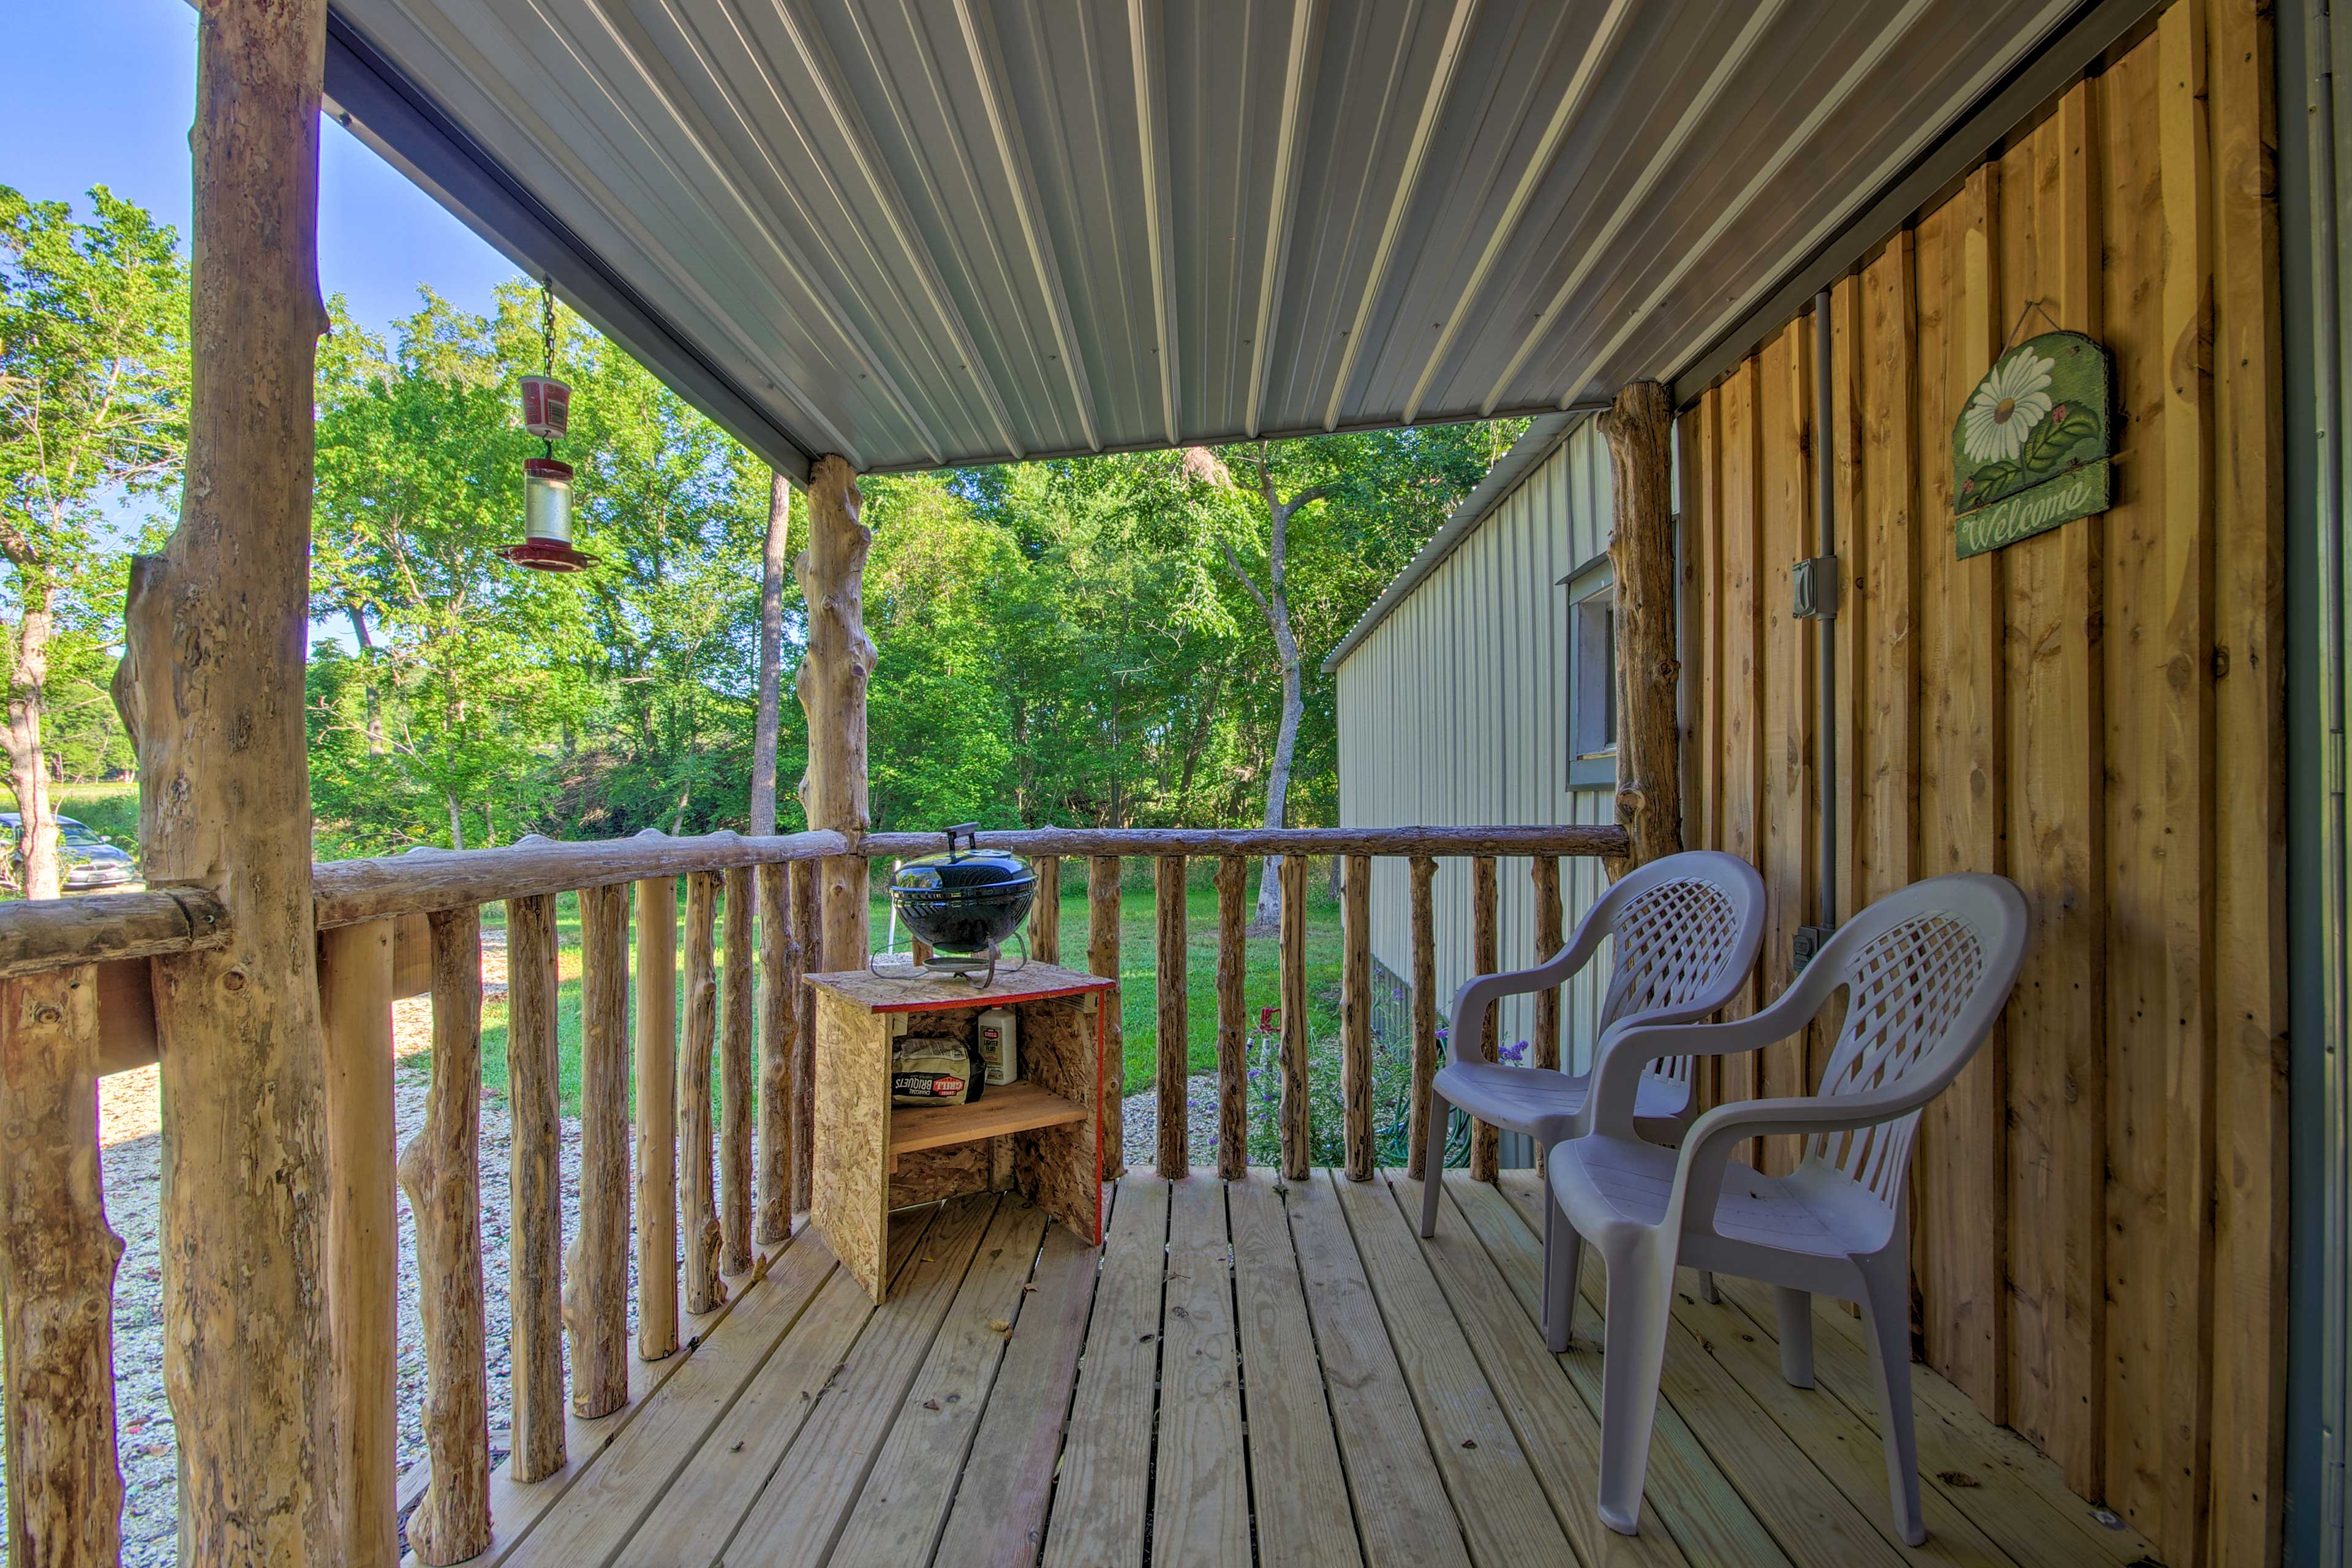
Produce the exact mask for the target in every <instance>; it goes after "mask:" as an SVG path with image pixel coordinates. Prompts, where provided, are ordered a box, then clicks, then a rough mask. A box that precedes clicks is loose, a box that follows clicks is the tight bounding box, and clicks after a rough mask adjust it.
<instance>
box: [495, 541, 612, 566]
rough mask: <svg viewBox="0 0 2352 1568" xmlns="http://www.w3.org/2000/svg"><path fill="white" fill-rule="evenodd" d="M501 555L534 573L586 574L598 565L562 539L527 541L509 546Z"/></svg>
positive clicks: (590, 556)
mask: <svg viewBox="0 0 2352 1568" xmlns="http://www.w3.org/2000/svg"><path fill="white" fill-rule="evenodd" d="M499 554H501V555H503V556H505V557H506V558H507V559H508V560H509V561H511V562H513V563H515V564H516V565H518V566H528V567H530V569H531V570H532V571H534V572H584V571H586V570H587V569H588V568H589V567H591V566H593V565H595V564H596V557H594V556H593V555H590V554H588V553H586V552H583V551H578V550H574V549H572V546H571V545H569V544H566V543H565V542H563V541H562V540H560V539H526V540H524V541H523V542H521V543H520V544H509V545H508V546H507V547H506V548H505V549H504V550H501V551H499Z"/></svg>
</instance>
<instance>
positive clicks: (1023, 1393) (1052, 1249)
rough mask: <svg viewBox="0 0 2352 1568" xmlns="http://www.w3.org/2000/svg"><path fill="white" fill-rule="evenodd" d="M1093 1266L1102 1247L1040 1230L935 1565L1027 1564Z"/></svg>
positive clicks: (1040, 1529)
mask: <svg viewBox="0 0 2352 1568" xmlns="http://www.w3.org/2000/svg"><path fill="white" fill-rule="evenodd" d="M1101 1260H1102V1248H1100V1247H1093V1246H1089V1245H1088V1244H1087V1242H1085V1241H1084V1240H1081V1239H1080V1238H1079V1237H1078V1236H1077V1234H1076V1232H1074V1231H1072V1230H1071V1229H1070V1227H1069V1226H1063V1225H1056V1226H1048V1227H1047V1229H1046V1231H1045V1245H1044V1246H1043V1247H1040V1248H1039V1249H1038V1252H1037V1267H1036V1269H1035V1272H1034V1273H1033V1274H1032V1275H1031V1277H1030V1284H1031V1285H1032V1287H1034V1288H1033V1289H1028V1290H1024V1291H1023V1292H1022V1296H1021V1302H1020V1311H1019V1315H1018V1316H1017V1317H1015V1318H1014V1319H1013V1339H1012V1342H1011V1343H1009V1344H1008V1345H1006V1346H1005V1350H1004V1363H1003V1366H1002V1367H1001V1368H999V1369H998V1371H997V1373H996V1384H995V1387H994V1388H993V1389H992V1391H991V1393H990V1395H989V1400H988V1409H987V1412H986V1413H985V1414H984V1415H982V1417H981V1422H980V1430H979V1432H978V1433H977V1435H975V1436H973V1438H972V1445H971V1454H970V1456H969V1457H968V1458H966V1459H965V1461H964V1467H963V1474H962V1476H961V1479H959V1480H958V1482H957V1483H956V1493H955V1506H954V1508H953V1509H952V1510H950V1512H949V1514H948V1519H947V1523H946V1525H945V1526H944V1527H943V1528H942V1529H941V1530H940V1541H939V1550H938V1552H936V1553H934V1560H935V1561H937V1562H940V1563H955V1564H958V1565H959V1568H1028V1565H1030V1564H1033V1563H1035V1562H1036V1561H1037V1552H1038V1549H1039V1548H1040V1547H1041V1546H1042V1545H1044V1543H1045V1504H1046V1502H1047V1500H1049V1499H1051V1497H1052V1496H1053V1491H1054V1468H1055V1464H1056V1463H1057V1462H1058V1461H1059V1460H1060V1458H1061V1457H1062V1422H1061V1420H1060V1418H1059V1417H1060V1415H1061V1414H1062V1413H1063V1412H1066V1411H1067V1410H1068V1409H1069V1408H1070V1394H1071V1391H1072V1390H1073V1389H1075V1388H1076V1387H1077V1384H1078V1351H1079V1348H1080V1347H1081V1346H1082V1345H1083V1344H1084V1343H1085V1342H1086V1337H1087V1319H1088V1318H1090V1317H1091V1316H1092V1315H1093V1312H1094V1295H1095V1270H1096V1268H1097V1266H1098V1265H1099V1264H1100V1262H1101Z"/></svg>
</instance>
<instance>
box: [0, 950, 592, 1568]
mask: <svg viewBox="0 0 2352 1568" xmlns="http://www.w3.org/2000/svg"><path fill="white" fill-rule="evenodd" d="M505 941H506V935H505V932H503V931H484V932H483V933H482V947H483V952H482V981H483V991H484V993H485V994H486V995H488V996H498V995H503V994H505V991H506V948H505ZM432 1024H433V1009H432V1005H431V1004H430V1003H429V1002H427V1001H426V1000H425V998H423V997H421V996H420V997H415V998H412V999H410V1000H408V1001H404V1002H399V1003H395V1004H394V1007H393V1048H394V1054H395V1055H396V1056H399V1057H401V1058H406V1059H404V1060H403V1061H402V1062H401V1064H400V1066H399V1068H398V1069H397V1071H396V1073H395V1077H394V1089H393V1113H394V1121H395V1123H396V1125H397V1127H398V1130H399V1139H400V1142H401V1144H402V1145H403V1146H405V1145H406V1143H407V1142H408V1140H409V1139H411V1138H413V1137H415V1134H416V1132H417V1130H418V1129H419V1128H421V1127H422V1126H423V1125H424V1123H425V1090H426V1089H427V1087H428V1085H429V1083H430V1079H431V1073H430V1069H429V1068H428V1066H427V1065H426V1063H425V1061H424V1059H423V1058H421V1057H420V1056H419V1055H418V1053H421V1052H423V1051H424V1050H425V1049H426V1047H428V1046H429V1045H430V1043H431V1036H432ZM99 1088H100V1095H99V1135H100V1141H101V1143H102V1148H101V1152H100V1163H101V1165H102V1167H103V1169H104V1173H105V1184H106V1212H107V1219H108V1221H109V1222H110V1224H111V1225H112V1226H113V1227H114V1230H115V1233H116V1234H117V1235H119V1236H121V1237H122V1243H123V1252H122V1262H121V1267H120V1268H119V1269H118V1270H117V1272H116V1276H115V1285H114V1366H115V1401H116V1417H115V1418H116V1424H117V1425H116V1431H117V1435H118V1442H119V1447H120V1451H121V1465H122V1482H123V1494H124V1495H123V1517H122V1561H123V1563H124V1564H125V1568H168V1565H169V1564H172V1563H175V1562H176V1561H177V1559H178V1542H177V1539H176V1536H177V1521H176V1518H175V1511H174V1510H175V1507H176V1504H177V1500H178V1495H179V1483H178V1475H177V1465H178V1458H177V1449H176V1447H175V1446H174V1445H173V1434H172V1412H171V1406H170V1405H168V1404H167V1403H166V1402H165V1399H164V1396H163V1315H162V1303H163V1272H162V1265H161V1260H160V1257H159V1253H158V1249H157V1234H156V1222H157V1215H156V1205H157V1200H158V1197H159V1195H160V1188H159V1177H160V1167H161V1161H162V1153H163V1151H162V1148H161V1142H160V1138H159V1135H158V1132H157V1129H158V1127H159V1125H160V1114H159V1110H160V1108H159V1106H158V1103H157V1095H156V1079H155V1069H154V1068H142V1069H141V1070H140V1071H137V1072H130V1073H118V1074H116V1075H115V1076H114V1077H112V1078H108V1079H100V1084H99ZM481 1149H482V1158H481V1173H482V1275H483V1285H484V1287H485V1289H484V1294H485V1298H486V1304H487V1309H488V1313H487V1316H488V1325H487V1326H488V1358H489V1395H490V1427H491V1430H492V1432H493V1433H494V1434H495V1433H499V1432H503V1431H504V1430H505V1428H506V1427H507V1426H508V1424H509V1423H508V1412H509V1408H510V1405H509V1398H508V1372H509V1368H508V1356H507V1231H508V1225H509V1215H508V1205H507V1177H508V1169H507V1161H508V1152H509V1121H508V1117H507V1112H506V1108H505V1105H504V1103H503V1101H501V1100H495V1099H492V1098H491V1097H489V1096H487V1095H486V1096H484V1097H483V1100H482V1145H481ZM562 1179H563V1212H564V1217H565V1220H566V1222H567V1227H569V1226H573V1225H576V1224H577V1221H578V1216H579V1193H580V1124H579V1122H578V1121H574V1120H572V1118H569V1117H566V1118H565V1119H564V1121H563V1156H562ZM397 1206H398V1213H399V1217H400V1372H399V1378H400V1466H401V1468H402V1469H403V1470H404V1471H405V1470H406V1469H407V1468H409V1467H411V1466H412V1465H415V1464H417V1463H419V1462H421V1461H422V1460H423V1459H424V1458H425V1437H424V1428H423V1412H424V1404H425V1356H424V1348H423V1347H424V1328H423V1324H422V1321H421V1319H420V1318H419V1316H418V1312H417V1289H416V1273H415V1234H416V1233H415V1220H414V1219H413V1217H412V1216H411V1215H410V1214H409V1211H408V1200H407V1198H406V1196H405V1195H402V1196H401V1197H400V1198H399V1199H398V1201H397ZM570 1236H571V1230H570V1228H567V1229H566V1232H565V1237H566V1240H567V1242H568V1241H569V1239H570ZM631 1274H632V1279H631V1281H630V1286H631V1289H630V1300H631V1301H632V1302H633V1303H634V1301H635V1295H636V1292H635V1278H634V1276H635V1263H634V1258H633V1259H632V1266H631ZM630 1319H631V1329H632V1332H634V1331H635V1310H634V1307H633V1308H632V1310H631V1314H630ZM499 1446H500V1447H504V1444H503V1441H501V1442H500V1444H499ZM0 1506H5V1489H0ZM6 1560H7V1547H6V1542H5V1539H0V1563H5V1562H6Z"/></svg>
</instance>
